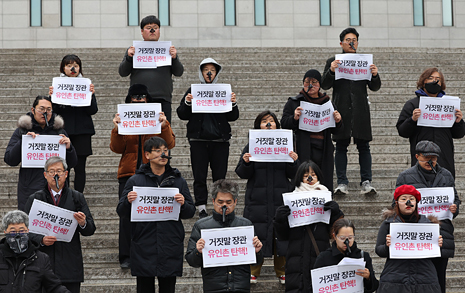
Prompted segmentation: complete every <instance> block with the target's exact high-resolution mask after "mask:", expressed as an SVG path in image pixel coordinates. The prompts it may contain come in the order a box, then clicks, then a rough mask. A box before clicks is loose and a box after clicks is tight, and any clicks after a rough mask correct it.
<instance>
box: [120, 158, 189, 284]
mask: <svg viewBox="0 0 465 293" xmlns="http://www.w3.org/2000/svg"><path fill="white" fill-rule="evenodd" d="M157 177H158V176H156V175H155V174H153V172H152V170H151V168H150V165H149V164H143V165H141V166H140V168H139V169H137V171H136V174H135V175H134V176H132V177H131V178H129V179H128V181H127V183H126V186H125V187H124V190H123V196H122V197H121V199H120V201H119V203H118V207H117V212H118V215H119V216H120V217H128V218H130V217H131V204H130V203H129V201H128V198H127V195H128V193H129V192H130V191H132V189H133V187H134V186H145V187H176V188H179V193H181V194H182V195H183V196H184V204H183V205H182V206H181V212H180V214H179V220H178V221H160V222H131V252H130V255H131V274H132V275H133V276H138V277H153V276H157V277H163V278H164V277H175V276H182V263H183V258H182V256H183V252H184V236H185V233H184V226H183V224H182V221H181V219H189V218H192V217H193V216H194V213H195V207H194V202H193V201H192V197H191V194H190V192H189V188H188V186H187V182H186V180H184V178H182V177H181V173H180V172H179V171H178V170H177V169H173V168H171V167H170V166H169V165H166V167H165V173H164V174H163V175H162V176H161V177H162V181H161V183H160V184H159V183H158V180H157Z"/></svg>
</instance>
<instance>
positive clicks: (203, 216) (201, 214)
mask: <svg viewBox="0 0 465 293" xmlns="http://www.w3.org/2000/svg"><path fill="white" fill-rule="evenodd" d="M206 217H208V214H207V211H206V210H201V211H200V212H199V219H203V218H206Z"/></svg>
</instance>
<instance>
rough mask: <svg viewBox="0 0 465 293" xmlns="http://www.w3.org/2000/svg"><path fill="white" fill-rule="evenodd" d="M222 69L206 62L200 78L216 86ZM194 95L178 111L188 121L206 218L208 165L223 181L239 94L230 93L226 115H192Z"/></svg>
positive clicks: (199, 204) (197, 199)
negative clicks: (232, 122) (230, 105)
mask: <svg viewBox="0 0 465 293" xmlns="http://www.w3.org/2000/svg"><path fill="white" fill-rule="evenodd" d="M221 70H222V67H221V65H220V64H218V62H216V61H215V60H214V59H213V58H206V59H204V60H203V61H202V62H201V63H200V66H199V79H200V83H202V84H214V83H216V82H217V81H218V75H219V74H220V73H221ZM192 99H193V96H192V93H191V88H189V89H188V90H187V91H186V93H185V94H184V97H183V98H182V100H181V103H180V105H179V107H178V108H177V110H176V111H177V113H178V116H179V118H180V119H181V120H188V121H189V122H188V123H187V135H186V136H187V138H188V139H189V144H190V151H191V164H192V173H193V174H194V195H195V205H196V206H197V209H198V211H199V217H200V218H203V217H207V216H208V213H207V208H206V206H207V200H208V190H207V173H208V164H210V169H211V170H212V177H213V181H217V180H219V179H224V178H225V177H226V172H227V170H228V157H229V140H230V139H231V126H230V125H229V122H230V121H236V120H237V119H238V118H239V107H237V100H236V94H235V93H232V94H231V102H232V110H231V111H229V112H226V113H192Z"/></svg>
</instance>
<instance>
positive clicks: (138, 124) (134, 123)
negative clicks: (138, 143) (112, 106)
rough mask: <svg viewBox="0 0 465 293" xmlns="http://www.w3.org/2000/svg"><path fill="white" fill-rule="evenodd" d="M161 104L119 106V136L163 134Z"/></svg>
mask: <svg viewBox="0 0 465 293" xmlns="http://www.w3.org/2000/svg"><path fill="white" fill-rule="evenodd" d="M160 112H161V104H160V103H131V104H119V105H118V114H119V117H120V118H121V123H119V124H118V134H120V135H136V134H157V133H161V123H160V121H159V119H160Z"/></svg>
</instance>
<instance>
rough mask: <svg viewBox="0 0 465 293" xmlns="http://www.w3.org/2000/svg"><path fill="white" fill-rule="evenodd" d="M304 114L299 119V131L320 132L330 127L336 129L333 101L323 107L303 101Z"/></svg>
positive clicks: (301, 103)
mask: <svg viewBox="0 0 465 293" xmlns="http://www.w3.org/2000/svg"><path fill="white" fill-rule="evenodd" d="M300 107H302V114H301V115H300V118H299V129H301V130H305V131H310V132H320V131H323V130H325V129H326V128H329V127H336V121H335V120H334V107H333V103H331V101H328V102H326V103H324V104H323V105H317V104H312V103H308V102H304V101H301V102H300Z"/></svg>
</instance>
